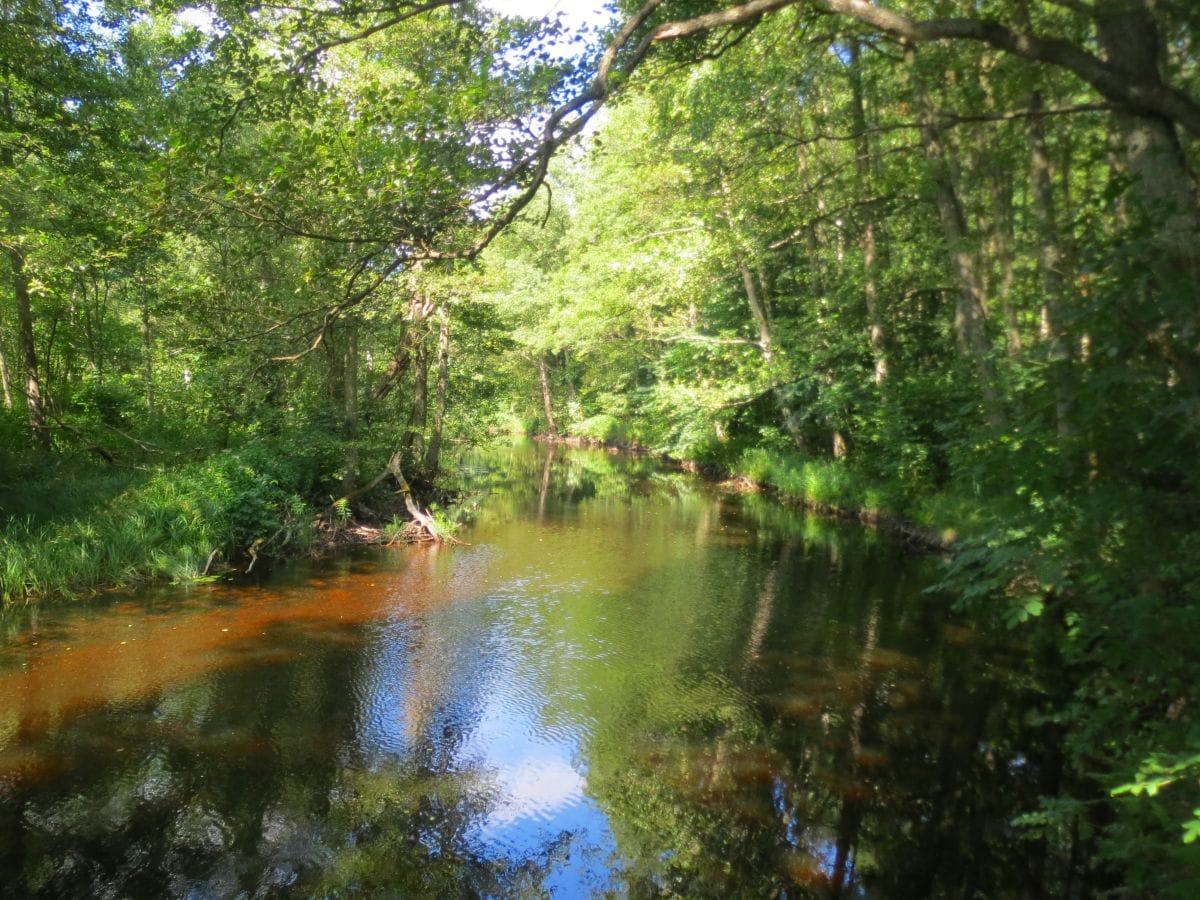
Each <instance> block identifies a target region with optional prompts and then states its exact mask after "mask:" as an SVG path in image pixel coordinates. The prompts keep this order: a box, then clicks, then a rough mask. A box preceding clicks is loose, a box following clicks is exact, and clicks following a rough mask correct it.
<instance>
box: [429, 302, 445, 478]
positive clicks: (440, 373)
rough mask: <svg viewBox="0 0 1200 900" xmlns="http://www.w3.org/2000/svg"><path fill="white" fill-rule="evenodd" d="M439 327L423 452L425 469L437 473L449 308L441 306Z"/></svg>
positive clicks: (439, 454)
mask: <svg viewBox="0 0 1200 900" xmlns="http://www.w3.org/2000/svg"><path fill="white" fill-rule="evenodd" d="M440 318H441V327H440V328H439V329H438V356H437V387H436V389H435V393H434V400H433V433H432V434H430V436H429V450H428V451H427V452H426V453H425V469H426V471H428V472H429V473H430V474H437V470H438V466H439V465H441V455H442V427H443V425H444V424H445V422H446V391H447V389H448V388H449V385H450V310H448V309H447V308H446V307H444V306H443V307H442V310H441V313H440Z"/></svg>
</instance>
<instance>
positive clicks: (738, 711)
mask: <svg viewBox="0 0 1200 900" xmlns="http://www.w3.org/2000/svg"><path fill="white" fill-rule="evenodd" d="M463 478H464V479H465V480H466V481H467V482H469V483H470V484H472V485H474V486H475V487H476V488H477V489H479V490H480V491H481V496H482V500H481V507H480V511H479V515H478V519H477V521H476V523H475V524H474V525H473V526H472V527H470V528H469V529H468V530H467V531H466V532H465V533H464V535H463V537H464V538H465V540H467V541H469V542H470V543H469V546H460V547H449V548H437V547H413V548H399V549H394V550H379V551H371V552H364V553H360V554H357V555H354V556H350V557H346V558H343V559H340V560H337V561H333V562H325V563H315V564H314V563H293V564H290V565H288V566H283V567H279V568H277V569H276V570H275V571H274V572H273V573H271V574H270V575H269V576H267V577H265V578H263V579H262V580H261V581H260V582H258V583H250V584H242V585H220V586H210V587H198V588H192V589H183V588H171V589H167V588H162V589H157V590H154V591H149V592H144V593H139V594H134V595H127V596H124V597H121V598H120V599H116V600H109V601H106V602H98V603H97V602H93V603H90V604H87V605H85V606H71V607H46V608H41V609H31V610H15V611H10V612H8V613H5V614H4V616H3V618H0V639H2V643H0V828H2V829H3V834H4V840H3V842H2V843H0V893H2V894H3V895H4V896H23V895H43V896H55V897H66V896H80V897H83V896H88V897H91V896H101V897H157V896H188V897H237V896H244V897H258V896H281V895H293V896H314V895H316V896H361V895H375V896H401V897H458V896H496V897H513V896H518V897H525V896H531V897H537V896H544V895H547V894H548V895H551V896H555V897H560V896H561V897H573V896H594V895H605V894H617V895H632V896H660V895H686V896H747V897H750V896H753V897H770V896H786V897H804V896H843V897H850V896H881V897H927V896H955V897H964V896H986V897H991V896H998V895H1006V896H1015V895H1022V894H1024V893H1027V892H1029V891H1031V890H1033V887H1032V886H1033V885H1034V884H1035V882H1036V877H1037V866H1038V859H1037V854H1036V852H1034V851H1035V850H1036V848H1035V847H1033V846H1032V845H1026V844H1023V843H1021V842H1020V841H1019V840H1018V839H1017V837H1016V836H1015V834H1014V832H1013V829H1012V828H1011V827H1010V825H1009V824H1008V823H1009V822H1010V821H1011V820H1012V818H1013V817H1014V816H1015V815H1017V814H1018V813H1020V812H1022V811H1025V810H1028V809H1029V808H1030V807H1031V806H1032V804H1033V800H1032V799H1031V798H1032V797H1033V795H1034V793H1035V788H1036V782H1037V781H1038V779H1039V778H1041V777H1043V775H1044V773H1042V772H1041V768H1040V765H1039V764H1038V759H1039V754H1038V753H1037V752H1036V748H1034V747H1032V746H1028V745H1027V744H1028V742H1027V741H1026V740H1025V739H1024V738H1023V737H1021V723H1022V722H1023V721H1024V720H1025V718H1026V712H1027V709H1028V708H1029V707H1030V706H1031V704H1032V703H1033V701H1034V700H1035V699H1036V698H1034V697H1032V696H1031V695H1030V691H1029V688H1028V686H1027V683H1026V682H1027V680H1028V676H1027V675H1026V674H1024V668H1025V666H1024V661H1023V660H1022V659H1021V658H1020V657H1017V656H1014V655H1013V653H1012V652H1011V651H1006V650H1005V649H1004V648H1003V647H1002V646H1000V645H999V644H998V643H997V642H995V641H993V640H989V639H988V638H987V637H985V636H983V635H980V634H979V633H977V632H976V631H974V630H973V629H971V628H970V627H969V626H968V625H966V624H964V623H961V622H956V621H953V620H952V619H951V617H950V616H949V614H948V613H947V612H946V610H945V608H944V601H943V600H942V599H940V598H936V597H929V596H926V595H925V594H924V593H923V591H924V588H925V587H926V586H927V585H928V584H929V582H930V579H931V577H932V575H933V572H934V570H933V568H932V566H933V563H932V561H930V560H920V559H913V558H910V557H906V556H905V555H904V554H903V553H901V552H899V551H898V550H897V549H896V548H894V547H893V546H891V544H890V543H889V542H888V541H887V540H886V539H885V538H882V537H879V536H877V535H874V534H871V533H869V532H865V531H862V530H860V529H858V528H855V527H849V526H842V525H832V524H829V523H826V522H820V521H817V520H814V519H811V518H806V517H805V516H804V515H803V514H802V513H799V512H795V511H791V510H787V509H783V508H781V507H779V506H777V505H775V504H773V503H771V502H769V501H766V500H763V499H761V498H757V497H752V496H750V497H747V496H740V495H735V494H727V493H722V492H721V491H719V490H718V489H716V488H714V487H712V486H709V485H705V484H703V483H701V482H699V481H697V480H695V479H693V478H690V477H688V476H684V475H678V474H671V473H666V472H664V471H662V470H660V469H659V468H658V467H656V466H655V465H654V464H653V463H649V462H645V461H630V460H626V459H622V458H617V457H612V456H609V455H606V454H602V453H590V452H582V451H571V452H564V451H563V450H561V449H560V450H558V451H557V452H555V453H548V452H547V451H546V450H545V449H538V448H531V447H526V448H518V449H517V450H514V451H505V452H503V453H497V454H493V455H491V456H490V457H489V456H477V457H474V458H471V459H468V460H466V461H465V462H464V469H463Z"/></svg>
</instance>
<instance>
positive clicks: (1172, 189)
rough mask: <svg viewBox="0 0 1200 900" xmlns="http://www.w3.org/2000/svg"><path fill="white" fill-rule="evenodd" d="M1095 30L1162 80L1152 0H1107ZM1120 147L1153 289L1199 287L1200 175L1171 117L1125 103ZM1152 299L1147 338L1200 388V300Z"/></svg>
mask: <svg viewBox="0 0 1200 900" xmlns="http://www.w3.org/2000/svg"><path fill="white" fill-rule="evenodd" d="M1097 7H1098V8H1097V12H1096V23H1097V27H1096V33H1097V37H1098V39H1099V43H1100V47H1101V49H1102V50H1103V51H1104V53H1105V55H1106V56H1107V57H1108V63H1109V65H1110V66H1112V67H1113V68H1115V69H1117V70H1119V71H1120V72H1122V73H1123V74H1126V75H1128V76H1129V77H1130V78H1136V79H1139V80H1141V81H1144V82H1151V83H1157V84H1160V85H1161V83H1162V82H1161V77H1160V74H1159V71H1160V70H1159V60H1160V55H1161V51H1162V47H1161V43H1160V39H1159V34H1158V29H1157V26H1156V25H1155V23H1154V19H1153V17H1152V15H1151V13H1150V10H1149V8H1148V5H1143V4H1140V3H1131V2H1128V0H1103V2H1101V3H1099V4H1098V5H1097ZM1113 125H1114V131H1115V133H1116V135H1115V136H1116V140H1117V142H1118V143H1117V152H1118V154H1119V156H1120V161H1121V164H1122V168H1123V171H1124V174H1125V175H1126V176H1127V177H1128V179H1129V192H1128V198H1129V203H1128V206H1127V210H1126V212H1127V214H1128V215H1129V217H1130V219H1131V224H1133V225H1134V226H1136V227H1141V228H1144V229H1146V232H1147V233H1148V234H1149V244H1150V257H1151V258H1150V259H1149V260H1148V267H1149V270H1150V274H1151V276H1152V288H1151V289H1152V290H1153V291H1154V292H1155V293H1157V294H1158V295H1159V296H1164V297H1167V298H1170V297H1171V295H1173V294H1176V295H1179V296H1187V295H1189V294H1192V293H1194V291H1195V284H1196V281H1197V279H1198V278H1200V203H1198V199H1197V191H1196V182H1195V179H1194V177H1193V176H1192V173H1191V172H1190V171H1189V169H1188V165H1187V159H1186V157H1185V155H1184V152H1183V148H1182V146H1181V145H1180V142H1179V136H1178V134H1177V133H1176V131H1175V124H1174V122H1172V121H1171V120H1169V119H1165V118H1161V117H1158V116H1154V115H1148V114H1144V113H1140V114H1139V113H1134V112H1133V111H1131V110H1128V109H1120V108H1118V109H1117V110H1116V111H1115V112H1114V113H1113ZM1157 306H1158V304H1153V303H1151V304H1147V309H1146V310H1145V312H1144V314H1143V321H1142V323H1141V325H1142V327H1143V328H1145V330H1146V340H1147V343H1148V344H1149V345H1150V346H1151V347H1152V349H1154V350H1155V351H1156V352H1157V353H1158V354H1159V355H1160V356H1161V357H1162V358H1163V359H1164V360H1165V361H1166V362H1167V364H1168V365H1169V366H1170V368H1171V372H1172V380H1173V381H1175V382H1177V383H1179V384H1180V385H1181V386H1182V387H1184V389H1186V390H1187V391H1188V392H1190V393H1193V394H1194V393H1197V392H1200V348H1198V346H1197V342H1198V340H1200V315H1198V314H1197V311H1196V305H1195V304H1194V303H1190V304H1177V305H1176V307H1175V310H1174V311H1173V312H1168V313H1162V312H1160V311H1159V310H1158V309H1157Z"/></svg>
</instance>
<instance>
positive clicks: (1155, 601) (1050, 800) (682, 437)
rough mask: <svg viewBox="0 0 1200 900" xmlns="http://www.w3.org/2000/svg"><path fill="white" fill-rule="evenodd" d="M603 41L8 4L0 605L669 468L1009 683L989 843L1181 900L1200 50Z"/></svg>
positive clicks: (892, 41)
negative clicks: (627, 468)
mask: <svg viewBox="0 0 1200 900" xmlns="http://www.w3.org/2000/svg"><path fill="white" fill-rule="evenodd" d="M611 6H612V8H611V9H610V12H611V14H612V15H611V18H610V19H609V20H607V23H606V24H603V25H597V26H596V27H595V28H594V29H591V30H586V31H583V32H576V31H574V30H572V29H570V28H568V27H567V25H566V24H565V23H564V22H563V21H562V20H561V19H556V18H554V17H550V18H546V19H528V18H520V17H512V16H507V15H503V14H501V13H499V12H497V11H495V10H494V9H493V8H492V7H491V6H489V5H488V4H487V3H484V2H481V0H288V2H281V3H274V2H263V3H241V2H238V0H228V2H226V0H216V2H212V3H209V4H189V3H171V2H150V3H144V2H138V0H86V2H78V0H66V2H64V0H0V22H2V23H3V24H2V27H0V250H2V251H3V257H4V261H3V262H2V263H0V385H2V388H3V393H2V397H0V403H2V405H0V529H2V530H0V597H2V598H3V601H4V603H6V604H20V603H25V602H28V601H32V600H47V599H55V598H58V599H61V598H64V597H81V596H83V595H85V594H87V593H88V592H90V591H93V590H95V589H97V588H101V587H104V586H108V585H112V584H117V583H134V582H139V581H144V580H147V579H163V578H166V579H173V580H179V581H187V580H189V579H192V580H194V579H197V578H203V577H209V576H210V573H213V572H217V571H220V570H221V569H222V567H229V566H234V565H236V566H238V567H239V568H244V567H245V565H246V563H247V560H248V559H249V560H253V559H256V558H257V557H258V556H259V555H263V556H285V555H288V554H295V553H301V552H304V551H305V550H306V549H307V548H308V547H309V546H310V545H311V544H312V543H313V542H314V541H315V540H318V539H319V537H320V535H321V533H322V532H325V531H328V530H330V529H335V530H336V528H337V527H339V524H340V525H341V526H345V525H346V524H347V523H348V522H350V521H352V520H355V519H359V518H363V519H370V518H372V517H375V518H379V517H380V516H381V515H382V517H383V518H385V519H386V518H389V517H392V514H393V512H395V513H396V514H398V516H399V517H400V518H401V519H402V518H403V517H404V515H405V514H404V512H403V508H402V507H397V508H396V509H394V510H393V508H392V507H391V506H388V504H389V503H393V504H394V502H395V497H394V495H393V494H392V491H393V490H394V488H392V487H391V483H390V482H387V483H384V484H383V485H382V486H381V488H380V489H379V491H378V492H377V493H375V494H372V493H366V492H364V491H363V490H362V489H363V488H364V487H365V486H367V485H370V484H371V483H372V482H373V481H374V482H375V483H378V482H379V480H378V479H376V478H375V476H376V475H377V474H378V473H379V472H380V471H381V470H383V471H384V472H385V474H386V473H388V472H390V471H393V470H394V471H397V472H398V471H403V472H404V473H405V475H406V476H407V477H408V479H410V480H411V481H412V482H413V484H414V487H416V486H418V485H425V486H426V487H427V489H429V490H434V489H435V488H434V486H436V485H437V484H438V483H439V477H440V476H439V473H441V472H443V471H444V470H445V469H446V468H447V459H448V457H449V456H450V454H451V453H452V452H453V449H452V448H455V447H459V446H466V445H472V444H477V443H480V442H484V441H487V440H489V439H494V438H495V436H497V435H507V434H513V433H522V434H530V435H534V434H536V435H541V436H545V437H546V438H548V439H579V440H581V441H591V442H597V443H604V444H609V445H613V446H619V447H623V448H626V449H635V450H639V451H644V452H653V453H656V454H662V455H665V456H668V457H670V458H672V459H675V460H679V461H685V462H686V463H688V464H691V465H694V466H695V467H698V468H700V469H702V470H703V471H705V472H707V473H710V474H714V475H717V476H718V477H722V478H728V479H739V480H740V482H741V483H743V484H752V485H756V486H759V487H762V488H766V489H769V490H772V491H775V492H777V493H778V494H779V495H780V496H782V497H784V498H788V499H789V500H791V501H792V502H796V503H803V504H806V505H808V506H810V507H813V508H816V509H820V510H823V511H825V512H830V513H836V514H841V515H846V516H852V517H858V518H862V519H864V520H866V521H869V522H875V523H878V524H879V525H880V526H881V527H883V528H885V529H886V528H888V527H892V526H894V527H896V528H898V529H900V530H903V531H906V532H907V533H909V534H916V535H919V536H920V539H921V541H922V542H923V544H924V545H925V546H926V549H930V548H932V549H934V551H935V552H936V553H937V554H938V558H939V559H940V560H941V561H942V568H941V570H940V578H941V582H940V584H939V591H940V592H942V593H944V594H945V595H947V596H950V597H952V598H954V601H953V602H954V606H955V609H956V611H957V612H960V613H965V614H968V615H970V616H972V617H973V618H974V619H976V620H977V621H981V622H986V623H989V624H990V625H991V626H993V627H995V628H997V629H998V630H1000V631H1002V632H1005V633H1007V634H1008V635H1010V636H1011V638H1012V639H1013V640H1015V641H1016V642H1018V644H1019V646H1020V648H1021V652H1022V653H1023V654H1024V656H1025V659H1026V660H1027V662H1028V668H1029V673H1030V675H1029V677H1030V678H1031V679H1035V680H1036V683H1037V690H1038V691H1039V693H1040V696H1041V702H1040V705H1039V709H1038V712H1037V714H1036V716H1035V719H1036V721H1035V722H1030V723H1029V725H1030V727H1034V726H1036V727H1037V728H1038V729H1040V730H1041V731H1042V732H1043V733H1045V734H1048V735H1051V736H1052V740H1053V742H1054V744H1055V746H1056V747H1057V748H1058V749H1057V752H1058V754H1059V762H1060V766H1059V767H1058V768H1057V769H1056V771H1055V772H1054V773H1051V774H1047V776H1046V778H1045V779H1044V781H1045V783H1044V785H1043V787H1042V797H1041V800H1040V805H1038V806H1037V807H1036V808H1033V809H1031V810H1030V811H1029V812H1028V813H1027V814H1025V815H1023V816H1022V817H1021V819H1020V820H1018V821H1017V822H1015V823H1014V828H1015V830H1016V832H1017V833H1018V834H1019V835H1020V837H1019V839H1020V840H1025V841H1028V842H1030V845H1031V846H1032V845H1033V844H1039V845H1040V846H1047V847H1050V848H1051V852H1052V853H1055V854H1058V855H1059V856H1060V857H1062V858H1069V859H1070V860H1071V865H1072V866H1074V867H1075V868H1077V869H1078V870H1079V871H1081V872H1083V871H1086V873H1087V875H1086V878H1085V880H1084V882H1083V884H1085V885H1086V887H1084V888H1079V887H1076V890H1084V891H1086V892H1088V895H1100V894H1102V893H1104V892H1105V891H1117V890H1118V889H1122V890H1125V891H1126V892H1127V893H1125V894H1123V895H1124V896H1153V895H1159V894H1172V892H1174V894H1175V895H1178V896H1194V895H1195V894H1194V893H1193V892H1194V891H1195V890H1197V889H1198V888H1200V718H1198V717H1197V710H1198V708H1200V687H1198V685H1200V654H1198V653H1197V652H1196V648H1197V646H1198V639H1200V192H1198V187H1197V182H1196V177H1195V171H1196V168H1197V165H1200V6H1196V5H1194V4H1192V3H1189V2H1184V0H1176V2H1154V0H997V2H995V3H989V4H977V3H970V2H964V0H880V2H879V3H869V2H865V0H746V2H741V3H739V2H736V0H734V2H728V0H642V2H638V0H620V2H617V3H615V4H611ZM380 495H382V496H380ZM434 516H435V517H437V518H438V520H439V521H442V522H443V523H444V525H445V527H446V528H447V529H449V528H451V527H452V523H451V522H450V521H449V520H450V519H452V518H453V513H452V511H446V510H442V509H440V508H439V509H438V510H435V512H434ZM398 521H399V520H398V519H397V518H392V523H393V525H396V523H397V522H398ZM1048 892H1049V893H1051V894H1053V893H1054V891H1053V889H1048ZM1109 895H1110V896H1116V895H1117V894H1115V893H1113V894H1109Z"/></svg>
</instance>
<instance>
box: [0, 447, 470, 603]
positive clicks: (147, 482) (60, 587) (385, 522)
mask: <svg viewBox="0 0 1200 900" xmlns="http://www.w3.org/2000/svg"><path fill="white" fill-rule="evenodd" d="M320 471H322V469H319V468H318V469H315V470H312V469H308V468H306V467H305V466H304V465H303V464H302V461H298V460H297V459H296V455H295V454H294V453H281V452H279V448H270V447H262V446H251V447H247V448H243V449H241V450H238V451H233V452H227V453H218V454H215V455H213V456H211V457H210V458H208V459H206V460H203V461H199V462H189V463H184V464H181V465H175V466H156V467H146V468H143V469H139V470H121V471H115V470H111V469H99V468H75V469H69V470H62V471H59V472H57V473H56V474H55V477H54V478H53V479H47V480H45V481H42V482H32V483H22V484H17V485H14V484H9V485H5V486H0V510H2V511H3V521H0V526H2V527H0V602H2V603H6V604H7V603H22V602H29V601H32V600H44V599H71V598H75V597H78V596H82V595H87V594H93V593H97V592H99V591H102V590H105V589H109V588H116V587H123V586H130V585H135V584H140V583H145V582H149V581H156V580H165V581H171V582H181V583H183V582H197V581H204V580H209V579H214V578H216V577H219V576H220V575H223V574H225V573H228V572H232V571H243V572H244V571H248V570H252V569H253V567H254V566H255V565H256V564H257V563H258V561H259V559H261V558H266V557H276V558H278V557H287V556H296V555H302V554H311V555H323V554H326V553H332V552H334V551H336V550H339V549H342V548H345V547H350V546H365V545H371V544H389V543H397V542H401V541H405V540H406V534H405V528H406V526H407V525H408V517H407V513H406V511H405V508H404V504H403V503H402V502H401V501H399V500H398V499H397V498H396V497H394V496H391V495H388V496H384V495H383V492H382V489H381V491H380V494H379V497H378V498H376V497H374V496H372V497H371V498H370V501H371V505H370V506H369V507H368V506H365V505H362V504H358V503H355V504H350V503H343V502H341V501H337V502H335V503H333V504H332V505H331V504H330V503H329V501H328V499H325V498H328V497H332V496H336V494H335V493H334V492H335V491H336V490H337V488H338V485H337V484H335V483H333V482H332V480H331V479H328V478H325V479H323V478H321V476H320V475H319V474H318V473H319V472H320ZM431 490H432V486H431V485H424V484H422V485H421V488H420V489H419V493H421V494H422V497H424V496H425V493H426V492H427V491H431ZM363 499H364V500H366V499H367V498H366V497H364V498H363ZM322 501H324V502H322ZM424 502H428V501H424ZM447 527H450V528H452V523H448V524H447Z"/></svg>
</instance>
